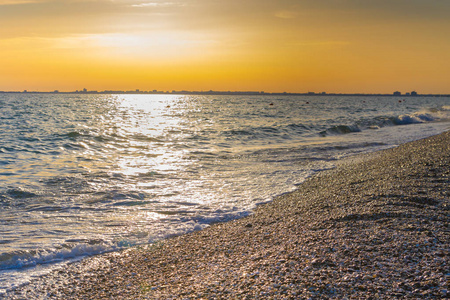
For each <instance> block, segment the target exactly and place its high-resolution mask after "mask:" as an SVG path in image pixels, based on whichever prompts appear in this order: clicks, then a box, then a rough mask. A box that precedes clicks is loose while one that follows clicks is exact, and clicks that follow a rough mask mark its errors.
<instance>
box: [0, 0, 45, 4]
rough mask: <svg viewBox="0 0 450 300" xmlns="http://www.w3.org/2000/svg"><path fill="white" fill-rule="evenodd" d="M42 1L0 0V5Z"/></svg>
mask: <svg viewBox="0 0 450 300" xmlns="http://www.w3.org/2000/svg"><path fill="white" fill-rule="evenodd" d="M38 2H42V1H39V0H0V5H20V4H30V3H38Z"/></svg>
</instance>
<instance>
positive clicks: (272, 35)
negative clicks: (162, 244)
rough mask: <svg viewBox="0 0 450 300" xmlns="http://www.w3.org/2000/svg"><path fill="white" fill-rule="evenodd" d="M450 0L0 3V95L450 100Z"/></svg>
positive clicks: (53, 0) (61, 0)
mask: <svg viewBox="0 0 450 300" xmlns="http://www.w3.org/2000/svg"><path fill="white" fill-rule="evenodd" d="M449 15H450V1H449V0H276V1H274V0H273V1H269V0H226V1H225V0H184V1H181V0H167V1H166V0H140V1H139V0H58V1H56V0H0V91H14V90H25V89H27V90H35V91H50V90H51V91H52V90H60V91H73V90H81V89H83V88H87V89H88V90H135V89H140V90H155V89H156V90H163V91H165V90H170V91H171V90H198V91H201V90H217V91H228V90H231V91H266V92H322V91H326V92H330V93H331V92H334V93H392V92H394V91H397V90H398V91H401V92H410V91H413V90H415V91H417V92H418V93H436V94H439V93H441V94H443V93H445V94H450V18H449V17H448V16H449Z"/></svg>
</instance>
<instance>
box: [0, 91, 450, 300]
mask: <svg viewBox="0 0 450 300" xmlns="http://www.w3.org/2000/svg"><path fill="white" fill-rule="evenodd" d="M448 129H450V98H448V97H407V98H402V97H357V96H352V97H345V96H183V95H80V94H0V295H1V294H2V293H4V292H5V291H6V290H8V289H11V288H14V287H16V286H18V285H21V284H24V283H26V282H28V281H29V280H31V279H33V278H34V277H36V276H41V275H42V274H45V273H46V272H48V271H49V270H51V269H54V268H58V267H61V266H63V265H64V264H65V263H67V262H70V261H73V260H78V259H81V258H82V257H85V256H88V255H94V254H99V253H103V252H108V251H115V250H119V249H123V248H126V247H130V246H133V245H138V244H144V243H151V242H155V241H157V240H160V239H164V238H167V237H170V236H174V235H179V234H183V233H187V232H191V231H194V230H200V229H202V228H205V227H206V226H209V225H210V224H212V223H215V222H223V221H228V220H232V219H235V218H240V217H244V216H246V215H248V214H251V212H252V210H253V209H254V208H255V207H256V206H257V205H258V204H261V203H265V202H268V201H271V200H272V199H273V197H275V196H277V195H280V194H283V193H286V192H289V191H292V190H294V189H295V188H296V187H297V186H298V185H299V184H301V183H302V182H303V181H304V180H305V179H306V178H307V177H309V176H311V175H312V174H314V173H316V172H319V171H322V170H326V169H330V168H333V166H334V164H335V163H336V161H337V160H339V159H341V158H343V157H347V156H349V155H354V154H358V153H365V152H371V151H376V150H380V149H386V148H390V147H394V146H396V145H398V144H401V143H405V142H408V141H413V140H417V139H420V138H424V137H427V136H431V135H434V134H438V133H440V132H443V131H445V130H448Z"/></svg>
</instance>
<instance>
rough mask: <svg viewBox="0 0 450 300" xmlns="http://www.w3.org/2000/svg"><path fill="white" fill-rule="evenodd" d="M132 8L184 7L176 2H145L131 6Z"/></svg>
mask: <svg viewBox="0 0 450 300" xmlns="http://www.w3.org/2000/svg"><path fill="white" fill-rule="evenodd" d="M131 6H132V7H170V6H185V4H183V3H179V2H178V3H177V2H145V3H136V4H131Z"/></svg>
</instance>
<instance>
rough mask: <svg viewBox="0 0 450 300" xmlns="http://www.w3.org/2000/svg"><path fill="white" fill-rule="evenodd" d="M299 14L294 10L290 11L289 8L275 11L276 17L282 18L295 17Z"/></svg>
mask: <svg viewBox="0 0 450 300" xmlns="http://www.w3.org/2000/svg"><path fill="white" fill-rule="evenodd" d="M297 16H298V13H297V12H294V11H288V10H282V11H279V12H277V13H275V17H277V18H280V19H294V18H296V17H297Z"/></svg>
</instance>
